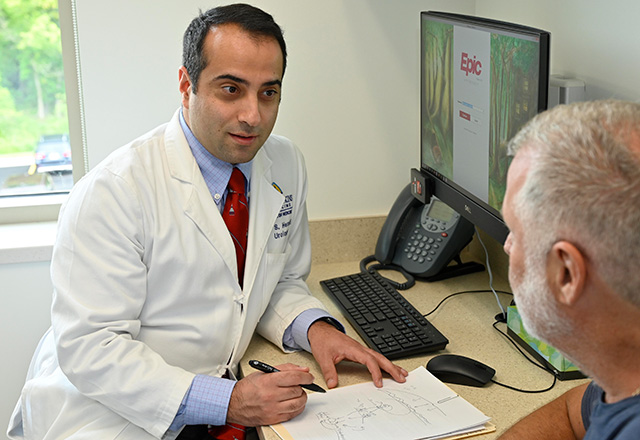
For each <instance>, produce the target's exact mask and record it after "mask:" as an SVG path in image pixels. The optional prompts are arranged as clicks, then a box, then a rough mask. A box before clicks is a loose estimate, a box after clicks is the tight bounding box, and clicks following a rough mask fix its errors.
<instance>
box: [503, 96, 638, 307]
mask: <svg viewBox="0 0 640 440" xmlns="http://www.w3.org/2000/svg"><path fill="white" fill-rule="evenodd" d="M508 150H509V154H510V155H515V154H516V152H517V151H519V150H520V151H522V152H525V151H526V152H527V153H528V154H530V155H531V157H532V161H531V167H530V169H529V173H528V175H527V178H526V181H525V183H524V185H523V187H522V189H521V191H520V192H519V193H518V195H517V196H516V199H515V209H516V210H517V213H518V214H517V215H518V216H519V218H520V219H521V222H522V225H523V227H525V228H526V230H527V231H528V235H529V238H528V242H530V243H534V242H536V245H534V246H533V247H534V248H535V249H536V251H539V252H544V253H545V255H546V252H548V251H549V249H550V248H551V246H552V244H553V243H554V242H556V241H558V240H567V241H570V242H571V243H573V244H574V245H575V246H577V247H578V248H579V249H580V250H581V251H582V252H583V253H584V254H585V255H586V257H587V259H588V260H589V261H590V262H591V263H592V264H593V265H594V266H595V268H596V270H597V271H598V273H599V275H600V276H601V277H602V279H603V280H604V281H605V282H606V283H607V284H608V285H609V286H610V287H611V288H612V289H613V290H614V291H616V292H617V293H618V294H619V295H620V296H621V297H622V298H624V299H626V300H627V301H629V302H631V303H632V304H635V305H636V306H638V307H640V270H638V268H637V265H638V261H640V104H636V103H631V102H623V101H614V100H609V101H591V102H582V103H577V104H572V105H562V106H558V107H555V108H553V109H551V110H549V111H547V112H544V113H541V114H539V115H537V116H536V117H535V118H533V119H532V120H531V121H529V123H528V124H527V125H525V127H523V129H522V130H521V131H520V132H519V133H518V134H517V135H516V136H515V137H514V138H513V139H512V140H511V142H510V143H509V146H508Z"/></svg>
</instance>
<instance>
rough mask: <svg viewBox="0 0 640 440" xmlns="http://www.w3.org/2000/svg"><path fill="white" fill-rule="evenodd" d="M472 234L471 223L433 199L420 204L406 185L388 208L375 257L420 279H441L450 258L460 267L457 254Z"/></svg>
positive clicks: (384, 263)
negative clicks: (455, 260) (389, 209)
mask: <svg viewBox="0 0 640 440" xmlns="http://www.w3.org/2000/svg"><path fill="white" fill-rule="evenodd" d="M473 233H474V227H473V224H472V223H471V222H470V221H468V220H467V219H466V218H464V217H462V216H461V215H460V214H458V213H457V212H456V211H454V210H453V209H451V208H450V207H449V206H448V205H447V204H445V203H443V202H442V201H440V200H439V199H437V198H436V197H433V196H432V197H431V200H430V201H429V203H427V204H423V203H422V202H420V201H419V200H418V199H416V198H415V197H414V196H413V194H412V193H411V184H409V185H407V186H406V187H405V188H404V189H403V190H402V191H401V192H400V195H399V196H398V198H397V200H396V201H395V203H394V204H393V206H392V207H391V211H390V212H389V216H388V217H387V219H386V220H385V222H384V225H383V226H382V230H381V232H380V236H379V237H378V242H377V244H376V250H375V254H374V257H375V259H376V260H378V261H379V262H380V263H381V264H383V265H388V264H392V265H395V266H399V267H400V268H402V269H404V270H405V271H406V272H408V273H410V274H413V275H415V276H417V277H420V278H428V279H429V278H433V277H436V276H438V275H440V276H442V275H443V272H446V269H447V266H448V264H449V263H450V262H451V261H452V260H453V259H457V261H458V263H459V266H460V265H461V264H462V263H461V262H460V261H459V258H458V254H459V253H460V251H461V250H462V249H463V248H464V247H465V246H466V245H467V244H469V242H470V241H471V239H472V238H473ZM474 264H476V263H474ZM474 267H475V270H480V269H479V268H478V267H477V266H474ZM480 267H481V268H482V269H484V267H482V265H480ZM475 270H474V271H475ZM464 273H468V272H464ZM445 277H446V276H445ZM434 279H435V278H434ZM438 279H441V278H438Z"/></svg>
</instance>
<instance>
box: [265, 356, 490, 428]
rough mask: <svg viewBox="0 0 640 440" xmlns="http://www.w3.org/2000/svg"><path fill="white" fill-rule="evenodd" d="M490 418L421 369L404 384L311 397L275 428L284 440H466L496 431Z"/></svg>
mask: <svg viewBox="0 0 640 440" xmlns="http://www.w3.org/2000/svg"><path fill="white" fill-rule="evenodd" d="M489 420H490V418H489V417H487V416H486V415H484V414H483V413H482V412H481V411H479V410H478V409H477V408H475V407H474V406H473V405H471V404H470V403H469V402H467V401H466V400H464V399H463V398H462V397H460V396H459V395H458V394H456V393H455V392H454V391H453V390H452V389H451V388H449V387H448V386H446V385H445V384H444V383H442V382H441V381H440V380H438V379H437V378H436V377H434V376H433V375H432V374H431V373H429V372H428V371H427V370H426V369H425V368H424V367H419V368H417V369H415V370H413V371H412V372H411V373H410V374H409V376H407V381H406V382H405V383H403V384H401V383H397V382H395V381H393V380H391V379H385V380H384V383H383V387H382V388H376V387H375V386H374V385H373V383H372V382H367V383H361V384H358V385H351V386H347V387H344V388H336V389H333V390H329V391H328V392H327V393H326V394H316V393H312V394H309V399H308V401H307V406H306V408H305V410H304V412H303V413H302V414H300V415H299V416H297V417H295V418H294V419H293V420H290V421H288V422H285V423H281V424H278V425H273V426H272V428H273V429H274V431H275V432H276V433H277V434H278V435H279V436H280V437H281V438H282V439H284V440H320V439H322V440H327V439H328V440H333V439H335V440H375V439H384V440H387V439H394V440H415V439H444V438H464V437H468V436H471V435H477V434H483V433H486V432H492V431H495V427H494V426H493V425H492V424H491V423H490V421H489Z"/></svg>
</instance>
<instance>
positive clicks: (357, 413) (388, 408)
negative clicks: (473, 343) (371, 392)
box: [316, 387, 448, 440]
mask: <svg viewBox="0 0 640 440" xmlns="http://www.w3.org/2000/svg"><path fill="white" fill-rule="evenodd" d="M376 391H377V392H378V394H379V395H380V397H379V398H377V399H375V398H367V399H362V400H361V399H358V400H357V402H358V406H356V407H355V408H353V410H352V411H350V412H349V413H347V414H344V415H338V414H332V411H320V412H318V413H316V417H317V418H318V420H319V421H320V425H321V426H322V427H323V428H325V429H327V430H329V431H333V432H335V434H336V436H337V438H338V440H346V439H347V438H348V437H347V435H346V434H345V433H346V432H348V431H364V430H365V425H366V423H367V419H370V418H372V417H376V416H378V415H380V414H383V415H385V416H387V417H394V416H413V417H415V419H416V421H419V422H421V423H423V424H425V425H430V424H431V422H430V418H429V413H431V412H437V413H438V414H439V415H441V416H442V415H444V416H446V413H445V412H444V410H443V409H441V408H440V407H439V405H438V402H436V403H433V402H431V401H429V400H428V399H426V398H424V397H420V396H419V395H417V394H415V393H414V392H413V391H415V387H410V391H409V390H385V389H378V390H376ZM447 400H448V399H447Z"/></svg>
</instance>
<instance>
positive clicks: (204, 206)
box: [165, 110, 238, 279]
mask: <svg viewBox="0 0 640 440" xmlns="http://www.w3.org/2000/svg"><path fill="white" fill-rule="evenodd" d="M179 111H180V110H178V112H179ZM178 112H176V113H175V114H174V116H173V118H172V119H171V121H170V122H169V126H168V127H167V131H166V134H165V151H166V154H167V166H168V167H169V173H170V174H171V177H172V178H174V179H176V180H178V181H180V182H179V183H178V184H179V185H182V187H181V188H180V189H181V192H180V193H181V194H182V195H183V197H184V204H183V209H184V212H185V214H186V215H187V216H188V217H189V218H190V219H191V220H192V221H193V222H194V223H195V225H196V226H197V227H198V229H199V230H200V231H201V232H202V234H203V235H204V236H205V237H206V239H207V240H208V241H209V243H211V245H212V246H213V247H214V248H215V250H216V251H217V252H218V253H219V254H220V256H221V257H222V259H223V260H224V262H225V263H226V265H227V266H228V267H229V270H230V271H231V272H232V273H233V274H234V275H235V278H236V279H237V278H238V267H237V262H236V251H235V248H234V246H233V241H232V239H231V236H230V235H229V232H228V230H227V225H226V224H225V223H224V220H223V219H222V215H221V214H220V211H219V210H218V207H217V206H216V204H215V202H214V201H213V199H212V197H211V193H210V192H209V189H208V188H207V184H206V183H205V181H204V178H203V177H202V173H201V172H200V168H199V167H198V163H197V162H196V160H195V158H194V157H193V153H192V152H191V148H189V144H188V143H187V140H186V138H185V137H184V133H183V131H182V127H181V126H180V119H179V116H178Z"/></svg>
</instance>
